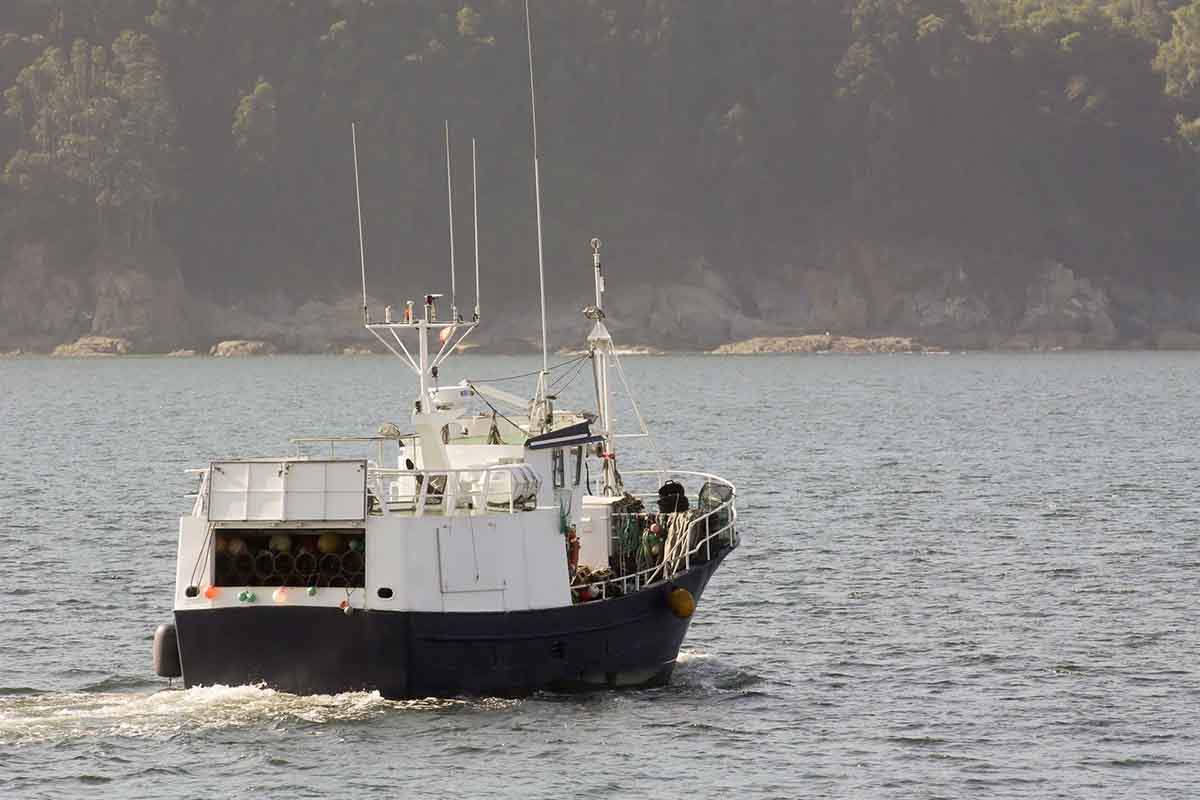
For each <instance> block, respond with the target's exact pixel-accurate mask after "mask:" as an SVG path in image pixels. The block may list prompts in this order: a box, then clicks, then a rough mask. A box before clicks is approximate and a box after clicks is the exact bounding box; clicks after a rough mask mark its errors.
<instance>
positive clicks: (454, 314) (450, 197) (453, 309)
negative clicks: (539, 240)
mask: <svg viewBox="0 0 1200 800" xmlns="http://www.w3.org/2000/svg"><path fill="white" fill-rule="evenodd" d="M446 202H447V203H448V204H449V207H450V320H451V322H457V321H458V304H457V299H456V297H455V293H456V289H457V287H456V286H455V284H454V186H453V184H451V182H450V120H446Z"/></svg>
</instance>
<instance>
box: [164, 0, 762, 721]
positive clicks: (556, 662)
mask: <svg viewBox="0 0 1200 800" xmlns="http://www.w3.org/2000/svg"><path fill="white" fill-rule="evenodd" d="M526 13H527V14H528V9H526ZM527 24H528V17H527ZM529 48H530V92H531V96H532V95H533V69H532V35H530V42H529ZM534 119H535V123H534V132H535V136H534V142H535V144H534V159H533V168H534V178H535V192H536V201H537V216H538V220H537V221H538V226H537V227H538V268H539V277H541V276H543V275H544V269H543V262H542V242H541V228H542V225H541V182H540V170H539V165H538V157H537V146H536V113H535V115H534ZM352 142H353V152H354V172H355V189H356V194H357V193H358V187H359V171H358V143H357V130H356V128H354V127H353V126H352ZM450 151H451V148H450V134H449V126H448V125H447V127H446V172H447V197H448V208H449V212H450V297H449V298H448V299H449V304H448V306H449V307H448V309H447V310H446V311H447V313H445V314H444V315H441V316H440V315H439V308H438V306H439V303H440V301H441V300H442V299H443V297H442V295H440V294H436V293H427V294H424V295H420V297H422V302H421V303H420V305H419V306H418V304H417V303H414V302H411V301H410V302H406V303H405V304H404V305H403V306H401V307H400V312H399V313H398V314H396V313H393V307H392V306H386V307H385V308H384V309H383V313H382V318H378V317H373V316H372V313H371V308H370V305H369V303H368V293H367V266H366V264H367V261H366V254H365V248H364V245H363V241H364V240H363V234H362V207H361V199H359V201H358V220H359V222H358V224H359V231H358V233H359V258H360V264H361V271H362V288H363V292H362V297H363V304H362V311H363V324H364V326H365V328H366V330H367V331H369V332H370V334H371V335H372V336H374V337H375V338H376V339H377V340H378V341H379V342H381V343H382V344H383V346H384V347H386V348H387V350H388V351H390V352H391V353H392V354H393V355H394V356H395V357H396V358H398V359H399V360H400V361H401V362H402V363H403V364H404V365H406V366H407V367H408V368H409V369H410V370H411V371H412V372H413V373H414V374H415V376H416V397H415V398H414V400H413V402H412V407H411V417H410V420H409V423H408V425H407V427H406V429H404V430H402V429H401V428H400V427H399V426H396V425H394V424H391V423H385V424H384V425H383V426H382V427H381V428H380V429H379V431H378V432H376V433H373V434H371V435H367V436H342V435H332V436H315V437H314V436H307V437H297V438H294V439H292V440H291V445H292V450H291V452H290V453H288V454H287V455H283V456H271V457H263V458H254V459H227V460H216V461H211V462H210V463H208V464H207V465H206V466H204V467H200V468H197V469H195V470H193V471H194V472H195V473H196V475H197V477H198V489H197V491H196V493H195V496H194V500H193V502H192V507H191V511H190V513H188V514H186V515H185V516H183V517H181V518H180V520H179V539H178V551H177V560H176V572H175V595H174V621H173V622H172V623H165V624H163V625H160V626H159V627H158V629H157V630H156V631H155V635H154V653H153V655H154V666H155V671H156V673H157V674H158V675H160V676H162V677H166V678H177V677H182V679H183V682H184V684H185V685H186V686H188V687H193V686H201V685H216V684H222V685H242V684H264V685H267V686H270V687H273V688H275V689H278V690H282V691H287V692H293V693H298V694H310V693H338V692H346V691H378V692H379V693H381V694H382V695H383V696H385V697H389V698H409V697H430V696H457V695H464V694H465V695H490V696H518V695H524V694H528V693H530V692H535V691H539V690H562V691H571V690H581V689H596V688H606V687H607V688H616V687H644V686H654V685H661V684H663V683H666V682H667V681H668V680H669V679H670V676H671V673H672V670H673V669H674V666H675V663H676V658H677V656H678V653H679V648H680V646H681V644H682V642H683V640H684V636H685V635H686V633H687V630H688V626H689V624H690V621H691V619H692V617H693V614H694V612H695V609H696V604H697V603H698V602H699V601H700V599H701V595H702V594H703V592H704V590H705V587H706V586H707V585H708V583H709V579H710V578H711V577H712V575H713V573H714V572H715V571H716V569H717V568H718V567H719V566H720V565H721V563H722V562H723V561H724V560H725V558H726V557H727V556H728V555H729V554H730V553H731V552H732V551H733V550H734V549H735V548H736V547H737V546H738V543H739V536H738V533H737V528H736V523H737V510H736V505H735V499H736V492H735V488H734V486H733V484H732V483H730V482H729V481H727V480H725V479H723V478H720V477H718V476H716V475H713V474H707V473H702V472H695V471H680V470H674V469H671V468H669V467H668V466H666V465H665V464H664V463H663V462H662V460H661V458H659V457H657V455H655V456H654V457H653V458H652V459H651V460H650V461H651V462H652V465H651V466H647V467H645V468H643V469H632V468H629V467H628V466H627V467H626V468H625V469H624V470H622V469H620V468H619V464H626V462H627V459H626V453H625V451H624V449H623V448H621V449H619V448H618V442H620V441H623V440H624V439H625V438H626V437H634V438H636V439H640V440H641V442H642V443H644V444H647V445H649V446H650V448H649V449H650V450H651V451H652V452H654V453H657V449H656V448H655V447H654V446H653V443H654V439H653V436H652V435H651V432H650V431H649V429H648V428H647V426H646V424H645V420H644V419H643V417H642V414H641V412H640V410H639V408H638V405H637V403H636V400H635V399H634V397H633V393H632V391H631V390H630V387H629V382H628V380H627V378H626V375H625V371H624V369H623V367H622V366H621V361H620V356H619V353H618V351H617V349H616V348H615V347H614V345H613V339H612V336H611V334H610V332H609V330H608V327H607V325H606V313H605V306H604V293H605V281H604V276H603V273H602V266H601V258H600V250H601V243H600V241H599V240H598V239H593V240H592V241H591V261H592V264H591V266H592V272H593V284H594V302H593V303H591V304H589V305H588V306H587V307H586V308H585V309H584V310H583V314H584V316H585V318H586V320H587V322H586V323H584V324H585V325H587V326H590V330H589V332H588V333H587V336H586V342H587V347H586V350H585V351H584V352H583V353H582V354H581V355H578V356H575V357H574V358H572V359H570V360H568V361H565V362H563V363H562V364H558V365H554V366H550V365H549V359H548V345H547V339H546V323H545V319H546V314H545V292H544V288H543V290H542V292H541V298H542V306H541V308H542V314H541V320H542V366H541V369H540V370H538V371H537V372H536V388H535V389H534V391H533V395H532V397H522V396H519V395H515V394H513V393H511V392H509V391H506V390H503V389H500V388H498V387H497V386H495V385H493V384H489V383H487V382H483V381H474V380H460V381H458V382H455V383H443V382H442V376H441V371H442V367H443V365H444V364H445V363H446V362H447V360H448V359H450V358H451V357H452V356H453V355H454V354H455V353H456V352H457V351H458V350H459V349H460V347H461V345H462V344H463V342H464V340H465V339H466V338H467V336H469V335H470V334H471V333H472V331H474V330H475V329H476V328H477V327H478V326H479V325H480V324H481V316H480V301H479V244H478V242H479V234H478V231H479V224H478V219H479V215H478V203H477V202H476V201H475V198H474V196H473V197H472V205H473V207H474V214H473V217H474V229H475V303H474V308H473V309H472V310H470V312H469V313H463V311H462V310H460V309H459V307H458V304H457V301H458V296H457V282H456V276H455V266H454V264H455V259H454V222H453V219H454V213H453V192H452V191H451V186H452V183H451V180H450V175H451V163H450ZM471 151H472V185H473V189H474V187H475V185H476V181H475V172H476V169H475V163H476V146H475V142H474V141H472V148H471ZM473 194H474V192H473ZM542 286H543V287H544V282H542ZM588 367H590V370H589V369H588ZM588 373H590V377H591V379H592V382H593V383H594V389H595V391H594V396H595V401H596V406H595V408H594V409H567V408H560V407H558V394H557V392H559V391H560V388H561V386H562V385H563V384H564V382H565V381H564V377H565V376H578V375H580V374H588ZM531 377H532V375H531ZM618 384H619V386H620V390H621V391H622V395H623V396H624V397H625V399H626V400H627V401H628V406H627V407H628V408H630V409H632V415H631V416H632V418H633V419H635V420H636V421H637V429H636V430H634V431H632V432H629V433H622V432H619V431H618V428H617V426H616V421H615V411H616V405H615V401H616V396H617V390H618ZM348 451H351V452H348ZM619 453H620V458H618V454H619Z"/></svg>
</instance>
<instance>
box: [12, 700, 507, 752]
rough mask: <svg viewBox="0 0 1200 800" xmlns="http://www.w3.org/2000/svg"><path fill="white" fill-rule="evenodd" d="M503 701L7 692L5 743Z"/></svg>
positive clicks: (164, 732)
mask: <svg viewBox="0 0 1200 800" xmlns="http://www.w3.org/2000/svg"><path fill="white" fill-rule="evenodd" d="M497 702H502V701H483V702H482V703H477V702H475V701H466V700H440V699H436V698H429V699H426V700H403V701H397V700H386V699H384V698H383V697H381V696H380V695H379V693H378V692H347V693H345V694H336V695H304V696H301V695H293V694H286V693H284V692H277V691H275V690H273V689H267V688H263V687H258V686H204V687H197V688H194V689H177V690H170V689H168V690H163V691H159V692H155V693H154V694H129V693H113V692H108V693H91V692H53V693H44V694H32V695H19V696H10V697H0V743H26V742H34V741H45V740H62V739H74V738H78V737H83V736H97V735H108V736H125V737H160V736H170V735H172V734H175V733H178V732H179V731H181V730H184V729H195V728H208V729H221V728H240V727H262V726H272V725H281V724H282V725H286V724H289V723H314V724H322V723H328V722H343V721H348V720H362V719H369V718H372V717H375V716H379V715H382V714H387V713H393V712H400V711H440V710H445V709H449V708H454V707H457V706H466V705H491V704H494V703H497Z"/></svg>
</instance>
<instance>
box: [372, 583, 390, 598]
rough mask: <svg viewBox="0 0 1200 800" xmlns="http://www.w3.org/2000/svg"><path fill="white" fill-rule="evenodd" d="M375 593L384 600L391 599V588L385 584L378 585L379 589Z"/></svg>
mask: <svg viewBox="0 0 1200 800" xmlns="http://www.w3.org/2000/svg"><path fill="white" fill-rule="evenodd" d="M375 594H377V595H379V596H380V597H381V598H383V599H384V600H391V599H392V590H391V589H390V588H389V587H387V586H380V587H379V591H377V592H376V593H375Z"/></svg>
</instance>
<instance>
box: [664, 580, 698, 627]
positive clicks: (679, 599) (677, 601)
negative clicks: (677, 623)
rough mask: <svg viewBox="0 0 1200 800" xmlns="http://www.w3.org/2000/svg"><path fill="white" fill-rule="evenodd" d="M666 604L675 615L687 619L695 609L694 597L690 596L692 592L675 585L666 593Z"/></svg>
mask: <svg viewBox="0 0 1200 800" xmlns="http://www.w3.org/2000/svg"><path fill="white" fill-rule="evenodd" d="M667 605H669V606H670V607H671V611H673V612H675V616H677V617H679V618H680V619H687V618H688V617H690V616H691V615H692V614H693V613H694V612H695V611H696V598H694V597H692V593H691V592H689V591H688V590H687V589H684V588H683V587H682V586H676V587H675V588H674V589H672V590H671V591H670V592H669V593H667Z"/></svg>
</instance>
